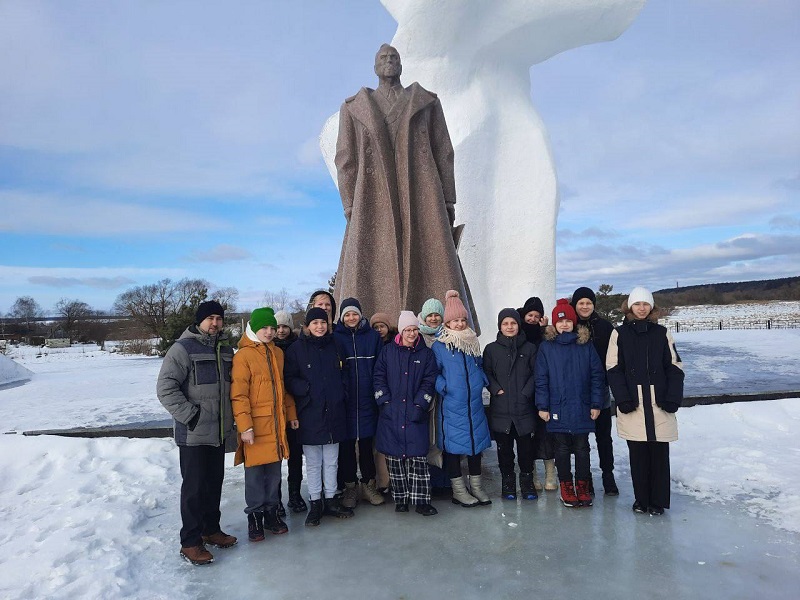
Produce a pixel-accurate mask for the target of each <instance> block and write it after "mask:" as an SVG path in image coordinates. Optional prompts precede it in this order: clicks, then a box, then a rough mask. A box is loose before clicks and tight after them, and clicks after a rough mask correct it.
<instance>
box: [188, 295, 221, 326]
mask: <svg viewBox="0 0 800 600" xmlns="http://www.w3.org/2000/svg"><path fill="white" fill-rule="evenodd" d="M211 315H219V316H220V317H222V318H223V319H224V318H225V309H224V308H222V305H221V304H220V303H219V302H217V301H216V300H209V301H208V302H201V303H200V306H198V307H197V312H196V313H194V324H195V325H200V323H202V322H203V321H205V320H206V318H207V317H210V316H211Z"/></svg>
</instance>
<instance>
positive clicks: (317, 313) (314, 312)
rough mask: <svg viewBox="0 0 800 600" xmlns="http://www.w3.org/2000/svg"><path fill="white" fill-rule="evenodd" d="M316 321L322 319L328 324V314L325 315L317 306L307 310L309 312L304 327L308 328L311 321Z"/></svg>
mask: <svg viewBox="0 0 800 600" xmlns="http://www.w3.org/2000/svg"><path fill="white" fill-rule="evenodd" d="M317 319H322V320H323V321H325V322H326V323H327V322H328V313H326V312H325V310H324V309H322V308H320V307H319V306H315V307H313V308H311V309H309V311H308V312H307V313H306V327H308V326H309V324H310V323H311V321H316V320H317Z"/></svg>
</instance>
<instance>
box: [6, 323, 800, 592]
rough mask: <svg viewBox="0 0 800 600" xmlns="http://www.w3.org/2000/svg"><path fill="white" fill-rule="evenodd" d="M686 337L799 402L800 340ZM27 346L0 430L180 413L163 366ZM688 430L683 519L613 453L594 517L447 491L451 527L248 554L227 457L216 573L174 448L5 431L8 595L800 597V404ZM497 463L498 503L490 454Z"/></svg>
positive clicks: (719, 415)
mask: <svg viewBox="0 0 800 600" xmlns="http://www.w3.org/2000/svg"><path fill="white" fill-rule="evenodd" d="M676 341H677V344H678V348H679V351H680V352H681V355H682V358H683V360H684V365H685V368H686V370H687V373H688V376H687V381H691V380H692V378H700V379H702V380H703V381H704V382H710V383H709V384H708V385H710V386H711V388H712V389H713V390H714V391H716V392H737V391H747V387H748V385H749V382H750V381H752V380H753V378H754V377H760V376H762V375H763V376H764V377H765V378H766V380H767V381H783V382H788V383H791V384H793V385H790V386H789V387H790V388H791V389H798V387H797V383H798V381H797V376H796V374H797V373H798V372H800V369H798V364H797V362H796V360H797V359H796V356H797V354H798V350H800V332H798V331H796V330H795V331H793V330H781V331H776V330H772V331H751V330H748V331H723V332H719V331H716V332H715V331H710V332H697V333H686V334H679V335H677V336H676ZM15 352H16V354H15V356H14V358H15V360H16V361H17V362H18V363H19V364H21V365H22V366H24V367H26V368H28V369H30V370H31V371H33V372H34V376H33V379H32V380H31V381H30V382H29V383H26V384H24V385H21V386H17V387H8V388H5V389H0V421H1V422H2V423H3V429H2V431H4V432H21V431H23V430H29V429H47V428H61V427H74V426H87V425H104V424H112V423H114V424H119V423H125V422H143V421H150V420H154V419H155V420H160V419H163V418H164V416H165V415H166V413H164V412H163V409H162V408H161V406H160V404H159V403H158V401H157V399H156V397H155V379H156V375H157V372H158V368H159V366H160V360H159V359H157V358H141V357H125V356H121V355H115V354H108V353H106V352H101V351H99V350H98V349H97V348H96V347H73V348H69V349H63V350H49V351H48V353H47V355H42V356H39V357H37V356H36V355H37V354H38V349H17V350H15ZM793 376H794V377H793ZM700 379H698V381H699V380H700ZM0 383H2V382H0ZM703 385H706V383H703ZM770 387H771V389H775V388H777V387H780V386H770ZM678 419H679V429H680V440H679V441H678V442H676V443H674V444H672V445H671V462H672V476H673V507H672V510H670V511H668V513H667V515H666V516H665V517H664V518H663V519H661V520H659V519H654V518H650V517H643V518H637V517H636V516H635V515H633V513H631V511H630V504H631V503H632V498H631V490H630V478H629V474H628V468H627V448H626V446H625V444H624V443H622V442H620V441H619V440H617V441H616V447H615V451H616V456H617V461H616V462H617V478H618V482H619V484H620V488H621V490H622V495H621V496H620V497H619V498H615V499H612V498H608V499H606V498H604V497H603V496H602V494H599V495H598V498H597V499H596V505H595V507H594V508H592V509H585V510H582V511H578V512H576V511H571V510H568V509H565V508H563V507H561V506H560V505H559V504H558V502H557V500H556V498H555V494H553V493H550V494H546V495H544V496H543V497H542V498H541V499H540V500H539V501H537V502H535V503H527V502H526V503H523V502H522V501H520V502H518V503H516V504H514V503H511V504H509V503H504V502H501V501H500V500H499V499H498V500H496V501H495V503H494V504H493V505H492V506H491V507H488V508H485V509H484V508H481V509H470V510H466V509H461V508H459V507H454V506H452V505H451V504H449V500H448V499H446V498H444V499H439V500H438V501H436V502H435V504H436V505H437V507H439V509H440V510H441V514H440V515H439V516H437V517H434V518H431V519H424V521H423V518H422V517H419V516H418V515H415V514H410V515H403V516H402V517H408V518H407V519H404V520H401V518H400V516H398V515H395V514H394V512H393V511H392V508H391V506H384V507H377V508H373V507H359V509H358V510H357V514H356V517H355V518H354V519H353V520H352V521H349V522H331V521H330V520H324V521H323V525H322V526H321V527H320V528H319V529H316V530H314V529H307V528H304V527H302V517H292V516H290V518H289V526H290V529H291V531H290V533H289V534H288V535H286V536H281V537H279V538H271V539H268V540H267V541H266V542H264V543H262V544H248V543H247V542H246V539H244V538H246V529H245V524H246V523H245V519H244V515H243V513H242V508H243V496H244V493H243V474H242V470H241V468H233V466H232V463H231V456H230V455H229V456H228V468H227V470H226V479H225V487H224V491H223V507H222V513H223V518H222V522H223V527H224V528H225V529H226V530H228V531H229V532H230V533H232V534H234V535H237V536H239V538H240V540H242V541H241V542H240V544H239V546H237V547H236V548H233V549H231V550H228V551H224V550H218V551H217V550H215V555H216V557H217V562H216V564H215V565H212V566H211V567H208V568H204V569H199V568H193V567H190V566H189V565H186V564H185V563H183V562H181V561H180V559H179V558H178V556H177V550H178V539H177V532H178V529H179V527H180V516H179V511H178V494H179V488H180V473H179V469H178V462H177V451H176V449H175V447H174V444H173V443H172V442H171V441H169V440H128V439H95V440H88V439H73V438H59V437H50V436H46V437H45V436H42V437H23V436H22V435H18V434H17V435H14V434H13V433H12V434H9V435H3V436H0V482H2V485H0V597H3V598H26V599H27V598H122V597H135V598H170V599H179V598H219V597H221V596H231V595H247V596H252V597H264V598H306V597H308V598H310V597H320V595H323V594H324V595H328V594H330V593H333V591H334V590H335V593H344V594H347V595H348V596H353V597H372V598H398V597H406V598H428V597H438V598H457V597H458V598H486V597H487V596H489V597H491V596H494V597H498V598H506V597H514V598H519V597H520V596H521V595H524V594H531V593H535V595H536V594H546V595H555V594H560V593H561V594H563V593H569V594H570V595H575V594H578V593H580V594H584V595H585V594H586V593H592V592H593V593H594V595H597V594H598V592H599V595H600V597H611V596H614V597H620V598H623V597H631V596H633V595H637V593H636V591H635V590H636V588H635V586H636V585H647V586H648V588H647V591H646V592H644V591H642V594H645V593H647V594H649V595H650V597H655V598H660V597H663V598H695V597H722V596H724V597H726V598H752V597H769V598H793V597H796V596H795V594H794V593H793V592H795V591H796V589H797V586H798V584H800V575H799V573H800V546H799V545H798V542H800V493H799V492H798V488H799V487H800V460H798V458H800V441H798V434H799V433H800V399H787V400H776V401H770V402H752V403H740V404H731V405H720V406H705V407H703V406H701V407H693V408H685V409H682V410H681V411H680V412H679V413H678ZM592 459H593V463H594V464H595V465H596V455H595V454H594V453H593V455H592ZM485 461H486V470H485V472H486V475H487V478H488V480H489V482H488V488H489V490H490V492H492V493H493V495H496V494H497V492H498V491H499V473H498V472H497V464H496V457H495V451H494V449H493V448H492V449H491V450H489V451H487V452H486V453H485ZM595 478H596V479H599V476H598V475H597V474H595ZM398 556H400V557H401V558H398Z"/></svg>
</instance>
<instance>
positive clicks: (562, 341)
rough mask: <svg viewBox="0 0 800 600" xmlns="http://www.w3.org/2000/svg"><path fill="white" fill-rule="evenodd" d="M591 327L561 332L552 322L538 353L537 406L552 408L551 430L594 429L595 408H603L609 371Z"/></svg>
mask: <svg viewBox="0 0 800 600" xmlns="http://www.w3.org/2000/svg"><path fill="white" fill-rule="evenodd" d="M588 342H589V330H588V329H586V328H585V327H578V333H574V332H569V333H559V334H557V335H556V331H555V328H553V326H552V325H550V326H548V328H547V331H546V332H545V341H544V342H542V344H541V345H540V346H539V354H538V355H537V356H536V374H535V379H536V395H535V398H536V408H538V409H539V410H546V411H549V412H550V420H549V421H548V422H547V431H549V432H553V433H573V434H575V433H589V432H592V431H594V421H592V417H591V413H590V411H591V409H593V408H597V409H601V408H603V400H604V399H605V385H606V374H605V370H604V369H603V365H602V363H601V362H600V357H599V356H598V355H597V351H596V350H595V349H594V346H593V345H592V344H590V343H588Z"/></svg>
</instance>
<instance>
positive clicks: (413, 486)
mask: <svg viewBox="0 0 800 600" xmlns="http://www.w3.org/2000/svg"><path fill="white" fill-rule="evenodd" d="M386 466H387V467H388V468H389V480H390V481H391V482H392V498H394V503H395V504H406V503H408V504H430V503H431V476H430V472H429V471H428V459H427V457H425V456H410V457H408V458H398V457H396V456H387V457H386Z"/></svg>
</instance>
